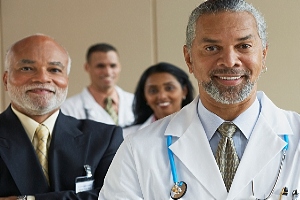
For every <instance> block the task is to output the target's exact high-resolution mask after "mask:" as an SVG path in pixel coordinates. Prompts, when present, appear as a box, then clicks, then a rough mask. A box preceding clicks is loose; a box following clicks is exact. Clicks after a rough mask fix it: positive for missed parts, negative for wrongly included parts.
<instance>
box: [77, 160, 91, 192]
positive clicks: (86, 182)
mask: <svg viewBox="0 0 300 200" xmlns="http://www.w3.org/2000/svg"><path fill="white" fill-rule="evenodd" d="M84 169H85V172H86V176H79V177H77V178H76V179H75V192H76V193H78V192H84V191H88V190H92V189H94V178H93V175H92V170H91V166H90V165H84Z"/></svg>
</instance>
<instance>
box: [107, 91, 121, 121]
mask: <svg viewBox="0 0 300 200" xmlns="http://www.w3.org/2000/svg"><path fill="white" fill-rule="evenodd" d="M105 103H106V106H105V110H106V112H107V113H108V114H109V115H110V116H111V118H112V119H113V121H114V122H115V124H116V125H118V114H117V112H116V111H115V109H114V107H113V100H112V98H111V97H107V98H106V100H105Z"/></svg>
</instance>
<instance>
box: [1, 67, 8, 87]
mask: <svg viewBox="0 0 300 200" xmlns="http://www.w3.org/2000/svg"><path fill="white" fill-rule="evenodd" d="M2 80H3V84H4V89H5V91H7V71H5V72H4V74H3V77H2Z"/></svg>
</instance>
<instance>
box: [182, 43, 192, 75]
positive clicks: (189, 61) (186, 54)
mask: <svg viewBox="0 0 300 200" xmlns="http://www.w3.org/2000/svg"><path fill="white" fill-rule="evenodd" d="M183 54H184V60H185V63H186V64H187V66H188V68H189V72H190V73H191V74H192V73H193V65H192V58H191V55H190V52H189V49H188V47H187V46H186V45H184V46H183Z"/></svg>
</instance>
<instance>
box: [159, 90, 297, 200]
mask: <svg viewBox="0 0 300 200" xmlns="http://www.w3.org/2000/svg"><path fill="white" fill-rule="evenodd" d="M258 99H259V102H260V104H261V113H260V116H259V119H258V121H257V124H256V125H255V127H254V129H253V132H252V135H251V137H250V140H249V143H248V145H247V147H246V149H245V152H244V155H243V158H242V159H241V162H240V165H239V168H238V170H237V172H236V176H235V179H234V181H233V183H232V186H231V190H230V192H229V193H227V191H226V188H225V185H224V184H223V180H222V177H221V174H220V172H219V169H218V166H217V164H216V161H215V158H214V155H213V153H212V151H211V148H210V145H209V142H208V139H207V136H206V134H205V131H204V129H203V126H202V124H201V122H200V120H199V118H198V114H197V102H198V100H199V97H197V98H195V99H194V101H193V102H192V103H190V104H189V105H187V106H185V107H184V108H183V109H182V110H181V111H180V112H178V113H177V114H174V116H173V117H172V119H171V121H170V123H169V125H168V126H167V128H166V131H165V135H172V136H173V143H172V145H171V146H170V149H171V150H172V152H173V153H174V155H176V157H177V158H178V159H179V160H180V161H181V162H182V163H183V164H184V165H185V166H186V167H187V168H188V169H189V170H190V172H191V173H192V174H193V175H194V176H195V177H196V179H197V180H198V181H199V182H200V183H201V185H203V186H204V187H205V188H206V189H207V191H208V192H209V193H210V194H211V195H212V196H213V197H214V198H215V199H226V198H227V199H234V198H235V197H236V196H237V195H238V194H239V193H240V192H241V191H242V190H243V189H245V187H246V186H247V185H248V184H249V183H251V180H253V179H254V178H255V176H256V175H257V174H258V173H259V172H260V171H261V170H262V169H263V168H264V167H265V166H266V165H267V164H268V163H269V162H270V160H272V159H274V157H276V156H277V157H280V154H281V150H282V149H283V147H284V146H285V145H286V143H285V142H284V141H283V140H282V138H281V135H283V134H287V135H289V134H292V130H291V127H290V125H289V123H288V120H287V119H286V117H285V115H284V114H283V113H282V111H281V110H280V109H279V108H277V107H276V106H275V105H274V104H273V103H272V102H271V100H269V99H268V98H267V97H266V96H265V95H264V94H263V93H258ZM274 116H276V117H274ZM179 124H180V125H179ZM279 124H280V126H279ZM266 147H268V148H266ZM261 152H264V153H263V154H262V153H261ZM253 155H255V156H253ZM277 157H276V158H277ZM258 160H259V162H258ZM249 163H255V165H250V164H249ZM245 172H247V173H245ZM179 173H180V172H179ZM182 179H184V177H182ZM187 184H188V183H187Z"/></svg>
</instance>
